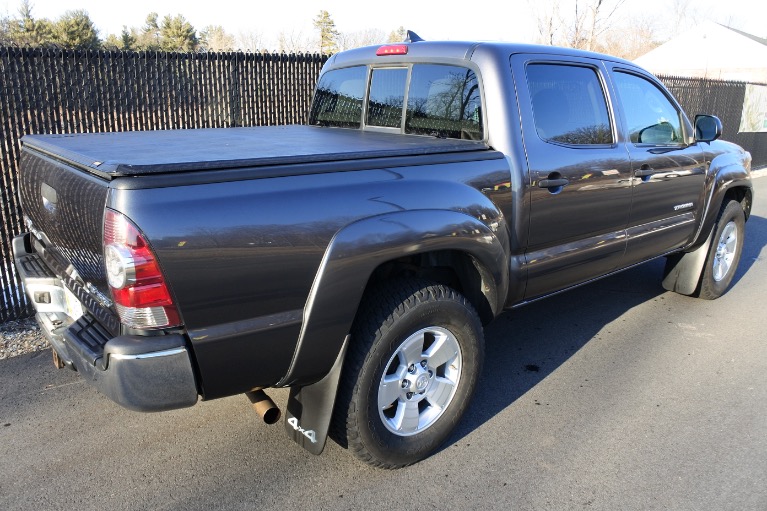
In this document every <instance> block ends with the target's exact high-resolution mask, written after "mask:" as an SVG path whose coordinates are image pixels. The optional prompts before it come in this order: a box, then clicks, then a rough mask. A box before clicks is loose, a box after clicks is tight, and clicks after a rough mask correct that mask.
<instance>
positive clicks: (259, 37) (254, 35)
mask: <svg viewBox="0 0 767 511" xmlns="http://www.w3.org/2000/svg"><path fill="white" fill-rule="evenodd" d="M237 43H238V46H239V48H240V49H241V50H243V51H252V52H258V51H264V50H265V49H266V43H265V42H264V36H263V34H262V33H261V32H257V31H255V30H249V31H247V32H240V33H239V35H238V36H237Z"/></svg>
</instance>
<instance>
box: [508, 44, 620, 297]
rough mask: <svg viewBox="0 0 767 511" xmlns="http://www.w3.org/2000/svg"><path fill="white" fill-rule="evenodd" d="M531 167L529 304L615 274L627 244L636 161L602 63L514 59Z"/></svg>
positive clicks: (549, 58)
mask: <svg viewBox="0 0 767 511" xmlns="http://www.w3.org/2000/svg"><path fill="white" fill-rule="evenodd" d="M511 63H512V71H513V74H514V80H515V83H516V87H517V96H518V98H517V99H518V101H519V105H520V114H521V117H522V133H523V138H524V143H525V149H526V157H527V164H528V169H529V187H528V189H529V192H528V198H529V204H530V224H529V243H528V248H527V252H526V263H527V267H528V284H527V290H526V293H525V298H526V299H532V298H535V297H537V296H541V295H544V294H547V293H551V292H553V291H557V290H559V289H561V288H564V287H567V286H570V285H574V284H578V283H581V282H585V281H587V280H590V279H592V278H595V277H598V276H600V275H603V274H605V273H608V272H610V271H611V270H613V269H615V268H616V267H617V265H618V264H619V262H620V261H621V259H622V257H623V254H624V249H625V245H626V234H625V229H626V226H627V224H628V219H629V208H630V206H631V164H630V162H629V158H628V154H627V152H626V148H625V146H623V145H620V144H619V143H618V137H617V129H616V123H615V119H614V116H613V114H612V108H611V105H610V103H609V95H608V94H606V90H607V80H606V72H605V69H604V67H603V64H602V63H601V62H600V61H597V60H592V59H585V58H578V59H574V58H571V57H568V58H567V59H566V60H564V59H562V58H558V57H557V56H556V55H514V56H512V58H511Z"/></svg>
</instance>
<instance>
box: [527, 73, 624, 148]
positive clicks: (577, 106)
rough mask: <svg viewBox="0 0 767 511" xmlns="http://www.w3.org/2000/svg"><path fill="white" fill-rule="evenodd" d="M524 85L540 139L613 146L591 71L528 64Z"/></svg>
mask: <svg viewBox="0 0 767 511" xmlns="http://www.w3.org/2000/svg"><path fill="white" fill-rule="evenodd" d="M527 85H528V88H529V90H530V97H531V101H532V106H533V118H534V119H535V129H536V131H537V132H538V136H539V137H540V138H541V139H543V140H546V141H550V142H558V143H561V144H568V145H604V144H612V143H613V133H612V129H611V127H610V116H609V114H608V111H607V102H606V101H605V94H604V91H603V90H602V85H601V83H600V80H599V77H598V76H597V72H596V70H595V69H593V68H591V67H585V66H571V65H564V64H530V65H528V66H527Z"/></svg>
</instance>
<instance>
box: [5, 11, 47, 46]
mask: <svg viewBox="0 0 767 511" xmlns="http://www.w3.org/2000/svg"><path fill="white" fill-rule="evenodd" d="M52 32H53V27H52V24H51V22H50V21H48V20H46V19H41V20H36V19H35V18H34V17H32V4H30V2H29V0H23V1H22V2H21V7H19V17H18V18H15V19H12V20H9V22H8V39H9V40H10V42H11V43H12V44H15V45H16V46H31V47H37V46H44V45H46V44H49V43H50V42H51V38H52Z"/></svg>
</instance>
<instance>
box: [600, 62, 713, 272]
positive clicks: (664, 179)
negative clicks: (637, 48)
mask: <svg viewBox="0 0 767 511" xmlns="http://www.w3.org/2000/svg"><path fill="white" fill-rule="evenodd" d="M612 78H613V83H614V84H615V89H616V91H617V98H618V99H617V101H618V102H619V103H620V105H621V107H622V108H621V110H622V112H623V115H624V117H625V120H624V122H623V125H624V126H626V127H627V131H628V133H627V134H626V137H625V138H626V140H627V142H626V145H627V148H628V151H629V155H630V157H631V162H632V176H633V184H634V186H633V199H632V203H631V217H630V219H629V225H628V231H627V232H628V236H629V238H628V244H627V249H626V258H625V260H624V261H623V262H622V263H621V264H622V265H624V266H628V265H631V264H634V263H638V262H641V261H644V260H646V259H649V258H652V257H655V256H657V255H659V254H662V253H665V252H670V251H672V250H675V249H677V248H680V247H682V246H684V245H686V244H687V243H688V242H690V241H691V240H692V237H693V236H694V234H695V229H696V227H697V225H698V223H699V220H700V219H699V218H697V216H696V214H697V212H699V211H703V203H704V201H705V199H706V197H705V194H704V190H705V186H704V180H705V177H706V165H705V158H704V155H703V151H702V150H701V149H700V147H699V146H698V145H697V144H694V143H692V144H691V142H692V140H691V138H692V137H691V126H690V124H689V121H687V119H686V117H685V116H684V115H683V113H682V109H681V108H680V107H679V106H678V105H677V104H676V102H675V101H673V100H672V98H670V97H669V96H668V95H667V93H666V92H665V91H664V89H663V88H662V87H661V86H660V85H659V84H658V83H657V82H656V81H655V80H654V79H653V78H652V77H650V76H647V75H645V74H643V73H640V72H638V71H637V70H628V69H621V68H619V67H615V68H613V69H612Z"/></svg>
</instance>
